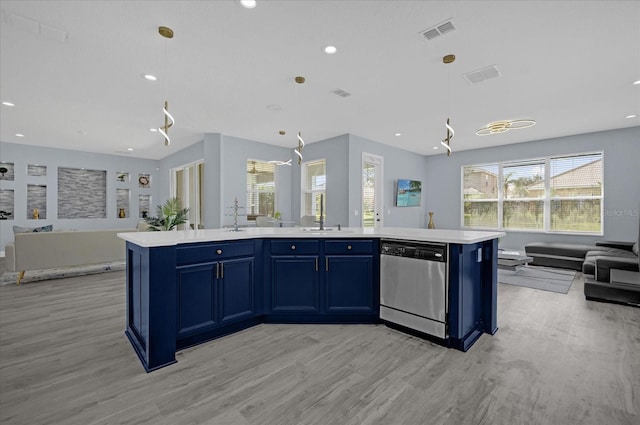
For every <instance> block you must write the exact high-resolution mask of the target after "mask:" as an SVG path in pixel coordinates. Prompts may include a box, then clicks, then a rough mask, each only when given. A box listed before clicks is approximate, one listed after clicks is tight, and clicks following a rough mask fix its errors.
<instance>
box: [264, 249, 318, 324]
mask: <svg viewBox="0 0 640 425" xmlns="http://www.w3.org/2000/svg"><path fill="white" fill-rule="evenodd" d="M271 311H272V312H274V313H294V312H295V313H299V312H306V313H318V312H319V311H320V293H319V285H318V257H317V256H272V257H271Z"/></svg>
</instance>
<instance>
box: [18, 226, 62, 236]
mask: <svg viewBox="0 0 640 425" xmlns="http://www.w3.org/2000/svg"><path fill="white" fill-rule="evenodd" d="M52 231H53V224H49V225H47V226H41V227H21V226H13V234H14V235H15V234H16V233H39V232H52Z"/></svg>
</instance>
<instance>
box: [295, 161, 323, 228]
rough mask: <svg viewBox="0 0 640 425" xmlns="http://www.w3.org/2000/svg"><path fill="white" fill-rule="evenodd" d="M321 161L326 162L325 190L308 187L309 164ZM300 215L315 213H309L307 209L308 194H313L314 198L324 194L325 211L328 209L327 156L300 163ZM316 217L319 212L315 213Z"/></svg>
mask: <svg viewBox="0 0 640 425" xmlns="http://www.w3.org/2000/svg"><path fill="white" fill-rule="evenodd" d="M319 162H323V163H324V176H325V180H324V189H323V190H318V189H315V190H314V189H311V188H307V185H306V182H307V175H308V170H309V166H310V165H313V164H317V163H319ZM300 165H301V167H300V216H301V217H304V216H305V215H313V214H311V213H309V214H307V211H306V205H305V195H307V194H311V197H312V199H314V197H315V196H316V195H318V194H323V195H324V210H325V212H326V211H327V183H328V176H327V160H326V158H318V159H313V160H309V161H304V162H302V164H300ZM315 216H316V218H318V217H319V216H318V213H316V214H315Z"/></svg>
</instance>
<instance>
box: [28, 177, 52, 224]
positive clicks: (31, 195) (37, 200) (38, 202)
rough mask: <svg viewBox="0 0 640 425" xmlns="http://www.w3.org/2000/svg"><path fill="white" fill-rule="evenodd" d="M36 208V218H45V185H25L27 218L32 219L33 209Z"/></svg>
mask: <svg viewBox="0 0 640 425" xmlns="http://www.w3.org/2000/svg"><path fill="white" fill-rule="evenodd" d="M35 209H37V210H38V219H39V220H44V219H46V218H47V186H44V185H39V184H28V185H27V218H28V219H33V218H35V217H34V216H33V211H34V210H35Z"/></svg>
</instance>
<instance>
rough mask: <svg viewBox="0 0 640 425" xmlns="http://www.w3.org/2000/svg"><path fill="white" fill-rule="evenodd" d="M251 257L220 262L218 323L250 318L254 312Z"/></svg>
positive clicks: (252, 262) (253, 280)
mask: <svg viewBox="0 0 640 425" xmlns="http://www.w3.org/2000/svg"><path fill="white" fill-rule="evenodd" d="M253 264H254V261H253V257H251V258H238V259H234V260H227V261H222V262H220V265H219V267H220V275H219V276H220V277H219V280H218V283H219V285H218V286H219V288H220V294H219V295H220V323H226V322H231V321H235V320H240V319H246V318H249V317H252V316H253V314H254V311H255V296H254V295H255V290H254V286H255V285H254V282H255V279H254V274H253V273H254V272H253V271H254V268H253Z"/></svg>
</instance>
